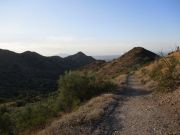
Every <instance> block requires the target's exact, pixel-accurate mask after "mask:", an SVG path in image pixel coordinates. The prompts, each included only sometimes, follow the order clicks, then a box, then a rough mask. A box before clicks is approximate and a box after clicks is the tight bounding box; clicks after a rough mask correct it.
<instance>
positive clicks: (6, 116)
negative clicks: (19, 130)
mask: <svg viewBox="0 0 180 135" xmlns="http://www.w3.org/2000/svg"><path fill="white" fill-rule="evenodd" d="M12 129H13V123H12V121H11V116H10V113H9V109H8V108H6V107H1V108H0V134H1V135H9V134H12V132H13V130H12Z"/></svg>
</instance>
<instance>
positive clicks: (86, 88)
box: [57, 72, 115, 111]
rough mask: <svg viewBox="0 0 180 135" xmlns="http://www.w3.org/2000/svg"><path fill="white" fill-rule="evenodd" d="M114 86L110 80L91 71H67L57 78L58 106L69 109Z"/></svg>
mask: <svg viewBox="0 0 180 135" xmlns="http://www.w3.org/2000/svg"><path fill="white" fill-rule="evenodd" d="M114 87H115V85H114V84H113V83H112V82H110V81H105V80H103V79H99V78H97V77H96V75H95V74H93V73H91V72H88V73H81V72H67V73H66V74H65V75H64V76H61V77H60V80H59V91H60V94H59V99H58V101H57V102H58V103H59V104H58V106H59V108H60V109H62V110H64V111H65V110H66V111H70V110H71V109H73V108H76V107H77V106H78V105H79V104H80V103H82V102H84V101H86V100H88V99H90V98H92V97H94V96H97V95H99V94H101V93H103V92H108V91H111V90H112V89H113V88H114Z"/></svg>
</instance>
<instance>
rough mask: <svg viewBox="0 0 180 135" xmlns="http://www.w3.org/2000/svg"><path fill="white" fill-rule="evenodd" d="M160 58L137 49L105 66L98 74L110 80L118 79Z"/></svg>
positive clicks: (139, 48) (149, 52)
mask: <svg viewBox="0 0 180 135" xmlns="http://www.w3.org/2000/svg"><path fill="white" fill-rule="evenodd" d="M158 57H159V56H158V55H156V54H155V53H153V52H151V51H148V50H146V49H144V48H142V47H135V48H133V49H132V50H130V51H128V52H127V53H125V54H124V55H122V56H121V57H119V58H118V59H115V60H113V61H111V62H107V63H106V64H104V66H103V67H102V68H101V69H100V70H99V71H97V73H98V74H100V75H101V76H104V77H108V78H112V77H116V76H117V75H119V74H122V73H127V72H129V71H132V70H134V69H137V68H139V67H140V66H142V65H144V64H147V63H149V62H151V61H153V60H155V59H156V58H158Z"/></svg>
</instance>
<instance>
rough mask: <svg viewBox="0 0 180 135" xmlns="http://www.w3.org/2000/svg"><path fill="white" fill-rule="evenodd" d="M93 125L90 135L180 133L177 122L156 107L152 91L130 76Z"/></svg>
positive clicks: (173, 134)
mask: <svg viewBox="0 0 180 135" xmlns="http://www.w3.org/2000/svg"><path fill="white" fill-rule="evenodd" d="M110 107H111V108H112V109H111V111H110V112H109V113H108V114H106V115H105V116H104V118H103V119H102V120H101V122H99V123H98V124H97V125H96V128H95V130H93V132H92V134H93V135H180V131H179V129H178V127H179V123H176V122H174V120H173V119H171V118H169V116H168V112H167V109H166V108H162V107H159V106H158V104H157V102H156V98H155V97H154V96H152V94H151V92H148V91H146V90H144V88H143V87H142V86H141V85H140V83H139V82H138V81H137V80H135V78H134V77H133V76H129V77H128V79H127V87H126V88H124V89H123V90H120V92H119V100H117V103H116V104H114V105H112V106H110Z"/></svg>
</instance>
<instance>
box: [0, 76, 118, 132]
mask: <svg viewBox="0 0 180 135" xmlns="http://www.w3.org/2000/svg"><path fill="white" fill-rule="evenodd" d="M58 82H59V92H58V93H56V95H55V94H54V95H51V96H50V97H48V98H46V100H43V101H39V102H37V103H33V104H32V103H31V104H27V105H25V106H24V107H20V108H12V107H11V108H10V107H1V108H0V134H2V135H10V134H12V135H15V134H19V133H23V132H25V131H26V132H27V131H28V130H29V131H30V130H32V129H33V130H34V129H36V128H43V127H44V126H45V125H46V123H47V121H48V120H49V119H50V118H52V117H56V116H57V115H58V113H59V112H67V111H68V112H70V111H72V110H73V109H76V108H77V107H78V106H80V105H81V104H82V103H84V102H85V101H87V100H89V99H90V98H92V97H94V96H97V95H99V94H102V93H104V92H110V91H112V90H113V89H114V88H115V84H114V83H112V82H110V81H105V80H103V79H97V77H96V75H95V74H93V73H90V72H88V73H81V72H67V73H65V75H64V76H61V77H60V80H59V81H58Z"/></svg>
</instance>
